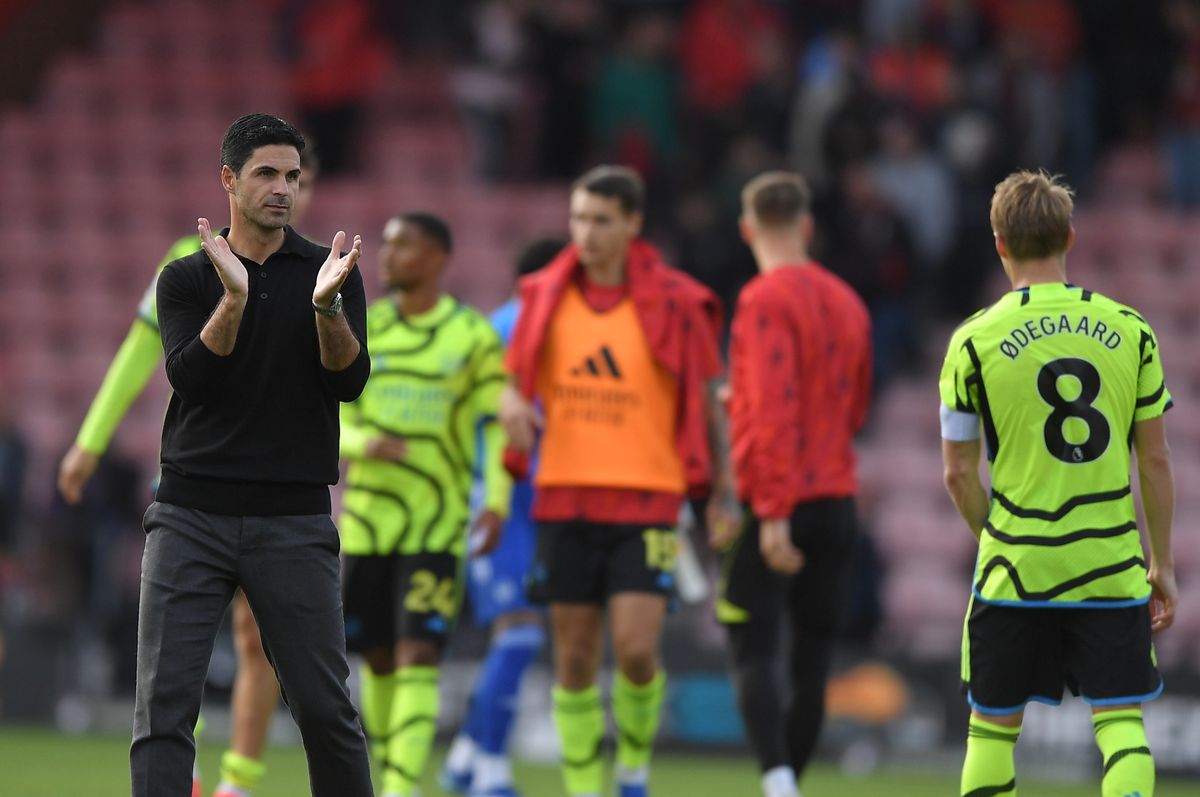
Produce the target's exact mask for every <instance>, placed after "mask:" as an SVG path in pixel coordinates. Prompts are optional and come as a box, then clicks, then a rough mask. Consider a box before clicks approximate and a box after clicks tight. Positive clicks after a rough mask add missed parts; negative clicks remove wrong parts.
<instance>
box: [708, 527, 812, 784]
mask: <svg viewBox="0 0 1200 797" xmlns="http://www.w3.org/2000/svg"><path fill="white" fill-rule="evenodd" d="M746 518H747V522H746V526H745V528H744V529H743V530H742V533H741V535H739V536H738V538H737V539H736V540H734V542H733V543H732V545H731V546H730V548H729V550H727V551H725V552H724V553H723V554H722V569H723V573H722V578H721V582H720V594H719V595H718V597H717V619H718V620H719V621H720V622H721V623H722V624H723V625H724V626H725V629H726V632H727V633H728V634H729V643H730V650H731V651H732V654H733V680H734V686H735V687H736V690H737V697H738V710H739V712H740V713H741V716H742V723H743V724H744V725H745V726H746V735H747V736H748V737H749V740H750V748H751V749H752V750H753V751H754V756H755V758H756V759H757V760H758V766H759V771H760V772H761V773H762V788H763V794H764V797H793V796H794V795H795V794H796V773H795V771H794V770H793V769H792V766H791V763H790V762H789V760H788V754H787V747H786V745H785V744H784V733H785V731H784V719H783V691H782V688H781V685H780V683H779V639H780V636H781V631H782V620H783V617H782V606H783V589H782V584H783V579H782V577H780V576H778V575H775V574H773V573H771V571H770V570H768V569H767V566H766V563H765V562H764V561H763V558H762V554H761V553H760V552H759V547H758V545H759V543H758V522H757V521H756V520H754V517H753V515H752V514H751V513H750V512H749V511H747V512H746Z"/></svg>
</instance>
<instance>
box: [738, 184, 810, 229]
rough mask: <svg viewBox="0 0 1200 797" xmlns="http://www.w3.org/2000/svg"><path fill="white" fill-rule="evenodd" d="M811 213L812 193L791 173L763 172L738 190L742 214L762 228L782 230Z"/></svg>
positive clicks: (806, 185)
mask: <svg viewBox="0 0 1200 797" xmlns="http://www.w3.org/2000/svg"><path fill="white" fill-rule="evenodd" d="M811 209H812V191H810V190H809V188H808V183H806V182H805V181H804V178H803V177H801V176H800V175H798V174H796V173H795V172H783V171H774V172H765V173H763V174H760V175H759V176H758V177H755V178H754V179H753V180H751V181H750V182H748V183H746V187H745V188H744V189H742V210H743V212H745V213H746V214H747V215H749V216H750V217H752V218H753V219H754V221H755V222H756V223H758V224H759V225H760V226H762V227H785V226H787V225H789V224H794V223H795V222H797V221H799V220H800V217H801V216H804V215H805V214H807V213H809V212H810V211H811Z"/></svg>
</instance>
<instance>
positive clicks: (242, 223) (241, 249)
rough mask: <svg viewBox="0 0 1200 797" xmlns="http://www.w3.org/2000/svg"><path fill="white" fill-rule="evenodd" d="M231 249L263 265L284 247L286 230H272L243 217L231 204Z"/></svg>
mask: <svg viewBox="0 0 1200 797" xmlns="http://www.w3.org/2000/svg"><path fill="white" fill-rule="evenodd" d="M229 209H230V211H231V212H230V214H229V238H228V239H227V240H228V241H229V248H230V249H232V250H233V251H234V252H235V253H236V254H239V255H241V256H242V257H244V258H247V259H249V260H253V261H254V262H255V263H258V264H259V265H262V264H263V263H265V262H266V260H267V258H268V257H270V256H271V255H273V254H275V253H276V252H278V251H279V247H281V246H283V239H284V228H283V227H279V228H276V229H270V228H267V227H263V226H261V225H258V224H255V223H254V222H252V221H250V220H249V219H247V218H246V217H245V216H243V215H242V214H241V213H240V212H239V211H238V209H237V208H236V207H235V206H234V205H233V203H232V202H231V203H230V208H229Z"/></svg>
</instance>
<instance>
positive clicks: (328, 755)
mask: <svg viewBox="0 0 1200 797" xmlns="http://www.w3.org/2000/svg"><path fill="white" fill-rule="evenodd" d="M143 525H144V526H145V530H146V550H145V553H144V554H143V556H142V584H141V600H140V605H139V614H138V651H137V693H136V704H135V707H134V718H133V744H132V745H131V747H130V751H129V762H130V770H131V774H132V777H133V797H187V796H188V795H189V794H191V788H192V762H193V760H194V759H195V753H196V750H195V740H194V738H193V736H192V732H193V729H194V727H195V725H196V717H197V716H198V714H199V712H200V698H201V695H202V693H203V689H204V679H205V675H206V673H207V670H208V660H209V657H210V656H211V655H212V648H213V640H214V638H215V637H216V634H217V629H218V627H219V626H220V624H221V620H222V617H223V616H224V613H225V608H226V606H228V604H229V601H230V599H231V598H232V597H233V593H234V590H235V589H236V588H237V587H239V586H240V587H241V588H242V590H243V591H244V592H245V593H246V598H247V599H248V600H249V602H250V607H251V608H252V609H253V610H254V616H255V618H256V619H257V620H258V625H259V628H260V630H261V631H262V638H263V646H264V647H265V648H266V650H267V655H268V656H270V658H271V662H272V664H273V665H274V666H275V672H276V674H277V675H278V676H279V683H280V686H281V687H282V690H283V693H284V696H285V699H286V700H287V704H288V707H289V708H290V709H291V712H292V717H293V718H294V719H295V720H296V724H297V725H298V726H299V727H300V734H301V736H302V737H303V740H304V750H305V753H306V755H307V756H308V776H309V783H310V784H311V787H312V793H313V795H314V797H371V795H372V790H371V773H370V765H369V763H368V759H367V747H366V742H365V741H364V738H363V733H362V725H361V723H360V722H359V718H358V712H357V711H356V710H355V708H354V704H353V703H352V702H351V700H350V692H349V689H348V687H347V686H346V679H347V678H348V677H349V675H350V668H349V666H348V665H347V663H346V635H345V630H344V628H343V625H342V600H341V588H340V576H339V566H338V549H339V543H338V533H337V528H336V527H335V526H334V525H333V521H332V520H331V519H330V518H329V517H328V516H326V515H291V516H283V517H231V516H228V515H214V514H210V513H208V512H201V511H198V510H195V509H186V508H184V507H180V506H175V505H172V504H163V503H157V502H156V503H154V504H151V505H150V508H149V509H148V510H146V516H145V519H144V520H143Z"/></svg>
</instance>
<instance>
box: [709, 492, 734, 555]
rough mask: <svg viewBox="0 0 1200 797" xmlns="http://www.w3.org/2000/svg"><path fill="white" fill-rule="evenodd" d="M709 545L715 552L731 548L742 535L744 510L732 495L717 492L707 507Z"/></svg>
mask: <svg viewBox="0 0 1200 797" xmlns="http://www.w3.org/2000/svg"><path fill="white" fill-rule="evenodd" d="M704 514H705V520H706V521H707V523H708V545H709V547H710V548H712V549H713V550H714V551H722V550H724V549H725V548H727V547H729V545H730V543H732V542H733V541H734V540H736V539H737V538H738V537H739V536H741V533H742V520H743V518H742V510H741V507H739V506H738V505H737V501H736V500H735V499H734V498H733V496H732V495H729V494H725V493H720V492H716V493H713V495H712V497H711V498H709V499H708V506H707V507H705V513H704Z"/></svg>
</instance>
